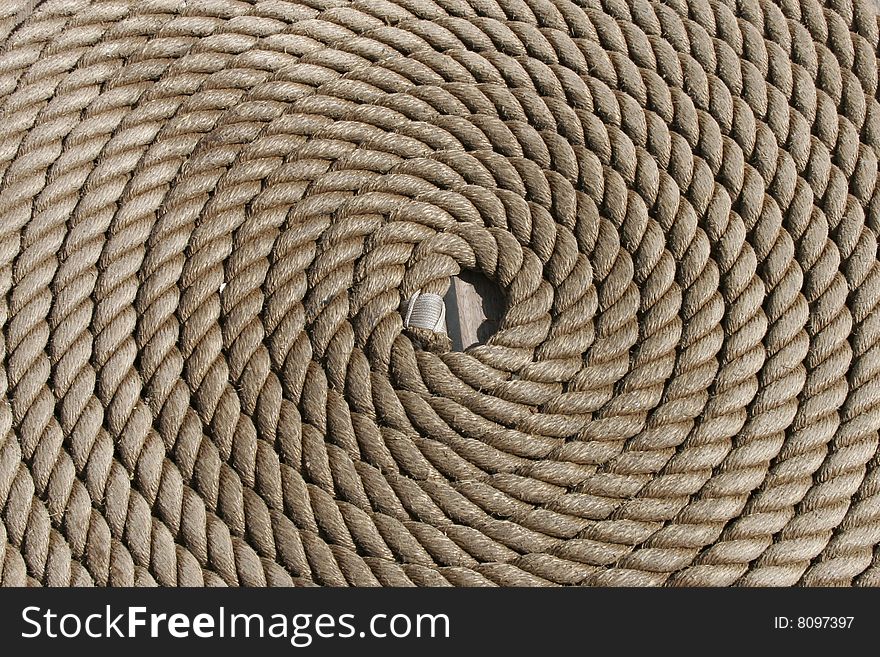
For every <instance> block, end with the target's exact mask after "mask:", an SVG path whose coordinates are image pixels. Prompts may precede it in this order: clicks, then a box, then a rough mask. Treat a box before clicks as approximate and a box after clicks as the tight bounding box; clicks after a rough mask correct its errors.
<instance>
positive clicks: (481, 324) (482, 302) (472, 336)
mask: <svg viewBox="0 0 880 657" xmlns="http://www.w3.org/2000/svg"><path fill="white" fill-rule="evenodd" d="M444 302H445V303H446V329H447V334H448V335H449V337H450V339H451V340H452V348H453V349H454V350H455V351H464V350H465V349H467V348H468V347H473V346H474V345H478V344H485V342H486V341H487V340H488V339H489V338H490V337H492V335H494V334H495V332H496V331H497V330H498V323H499V321H500V320H501V316H502V314H503V312H504V297H503V296H502V294H501V290H500V289H499V287H498V286H497V285H496V284H495V283H494V282H492V281H491V280H489V279H488V278H486V276H484V275H483V274H480V273H478V272H475V271H471V270H463V271H462V272H461V274H459V275H458V276H453V277H452V281H451V283H450V285H449V291H448V292H447V293H446V296H445V297H444Z"/></svg>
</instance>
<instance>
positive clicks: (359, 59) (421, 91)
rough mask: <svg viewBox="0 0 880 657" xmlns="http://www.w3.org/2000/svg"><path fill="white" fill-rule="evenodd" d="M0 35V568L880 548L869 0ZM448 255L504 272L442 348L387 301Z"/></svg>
mask: <svg viewBox="0 0 880 657" xmlns="http://www.w3.org/2000/svg"><path fill="white" fill-rule="evenodd" d="M0 44H2V45H0V293H2V294H0V326H2V333H0V359H2V363H3V367H2V368H0V390H2V392H3V394H2V395H0V516H2V523H0V581H2V583H3V584H6V585H26V584H27V585H37V584H42V585H61V586H73V585H77V586H79V585H112V586H127V585H155V584H158V585H162V586H176V585H181V586H184V585H247V586H264V585H290V584H297V585H300V584H302V585H311V584H318V585H331V586H336V585H386V586H406V585H419V586H446V585H453V586H478V585H669V586H693V585H710V586H730V585H779V586H790V585H797V584H804V585H847V586H848V585H876V584H880V552H878V550H877V547H878V545H880V456H878V449H877V448H878V429H880V306H878V303H880V261H878V244H877V236H878V234H880V184H878V183H880V174H878V160H880V90H878V68H880V60H878V18H877V13H876V11H875V9H874V7H873V6H872V5H871V4H869V2H868V0H854V1H851V0H829V1H828V2H826V3H822V2H818V1H817V0H780V1H779V2H770V1H769V0H712V1H710V0H625V1H624V0H191V1H188V0H106V1H103V0H5V2H4V3H3V4H2V7H0ZM463 270H470V271H475V272H479V273H481V274H483V275H484V276H486V277H487V278H489V279H490V280H491V281H492V282H494V283H495V284H496V285H497V286H498V288H499V289H500V290H501V293H502V294H503V298H504V304H505V308H504V312H503V316H502V317H501V318H500V321H499V328H498V331H497V332H496V333H495V334H494V335H492V336H491V337H490V338H489V339H488V340H487V341H486V342H485V343H484V344H481V345H476V346H474V347H471V348H469V349H467V350H465V351H464V352H458V351H454V350H452V349H451V348H450V344H449V341H448V339H446V337H445V335H444V334H443V333H434V332H432V331H431V330H430V326H428V323H429V322H428V321H427V320H426V319H424V318H423V320H420V321H417V322H414V323H411V322H407V325H406V326H405V325H404V319H405V318H406V314H405V313H406V302H407V300H408V299H410V298H411V297H412V296H413V295H415V294H416V293H417V292H418V293H419V294H422V295H425V297H426V298H427V299H431V298H433V297H430V296H428V295H438V298H439V297H442V296H443V294H444V293H445V291H446V289H447V288H448V286H449V278H450V277H451V276H454V275H457V274H458V273H460V272H461V271H463ZM441 310H442V309H438V308H433V310H432V311H437V312H440V311H441ZM433 317H434V319H433V321H435V322H436V316H433ZM434 326H435V327H436V326H437V325H436V324H435V325H434ZM426 332H427V333H426Z"/></svg>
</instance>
